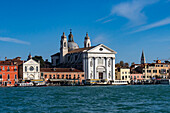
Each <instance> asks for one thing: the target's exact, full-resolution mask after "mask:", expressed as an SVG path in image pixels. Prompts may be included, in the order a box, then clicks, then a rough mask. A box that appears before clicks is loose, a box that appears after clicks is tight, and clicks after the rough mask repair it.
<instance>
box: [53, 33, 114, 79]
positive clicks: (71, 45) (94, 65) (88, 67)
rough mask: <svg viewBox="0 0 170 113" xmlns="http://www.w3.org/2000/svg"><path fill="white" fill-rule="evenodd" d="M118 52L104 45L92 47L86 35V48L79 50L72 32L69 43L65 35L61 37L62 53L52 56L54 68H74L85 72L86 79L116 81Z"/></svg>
mask: <svg viewBox="0 0 170 113" xmlns="http://www.w3.org/2000/svg"><path fill="white" fill-rule="evenodd" d="M115 54H116V52H115V51H114V50H112V49H110V48H108V47H107V46H105V45H103V44H98V45H96V46H91V41H90V37H89V36H88V33H86V37H85V39H84V48H79V46H78V44H76V43H75V42H74V40H73V34H72V32H70V34H69V36H68V41H67V38H66V36H65V33H63V35H62V36H61V41H60V52H58V53H56V54H54V55H52V56H51V60H52V65H53V67H63V68H66V67H72V68H77V69H80V70H83V71H84V74H85V79H86V80H89V79H94V80H106V81H107V82H109V81H114V80H115Z"/></svg>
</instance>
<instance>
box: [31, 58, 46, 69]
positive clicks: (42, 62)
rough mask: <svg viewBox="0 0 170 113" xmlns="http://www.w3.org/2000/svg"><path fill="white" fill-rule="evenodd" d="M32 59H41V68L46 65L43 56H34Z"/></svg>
mask: <svg viewBox="0 0 170 113" xmlns="http://www.w3.org/2000/svg"><path fill="white" fill-rule="evenodd" d="M32 59H33V60H35V61H37V62H38V61H40V67H41V68H42V67H45V63H44V60H43V58H42V56H34V57H32Z"/></svg>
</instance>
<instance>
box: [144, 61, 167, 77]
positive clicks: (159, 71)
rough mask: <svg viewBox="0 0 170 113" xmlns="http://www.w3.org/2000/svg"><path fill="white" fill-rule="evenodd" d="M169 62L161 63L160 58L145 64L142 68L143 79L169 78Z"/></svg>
mask: <svg viewBox="0 0 170 113" xmlns="http://www.w3.org/2000/svg"><path fill="white" fill-rule="evenodd" d="M169 69H170V64H169V63H161V60H157V61H156V63H151V64H145V67H144V68H143V77H144V79H146V80H148V79H152V78H164V79H167V78H169Z"/></svg>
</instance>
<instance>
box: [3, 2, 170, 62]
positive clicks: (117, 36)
mask: <svg viewBox="0 0 170 113" xmlns="http://www.w3.org/2000/svg"><path fill="white" fill-rule="evenodd" d="M169 6H170V0H0V60H4V58H5V57H7V58H14V57H17V56H20V57H22V59H23V60H26V59H27V56H28V55H29V53H31V54H32V56H35V55H41V56H43V58H44V59H49V60H51V59H50V56H51V55H52V54H54V53H56V52H59V48H60V45H59V44H60V39H61V35H62V33H63V32H65V34H66V36H67V37H68V35H69V32H70V31H69V30H70V29H72V32H73V35H74V41H75V42H76V43H77V44H78V45H79V46H80V47H83V45H84V44H83V43H84V37H85V35H86V32H88V34H89V37H90V39H91V42H92V45H93V46H94V45H97V44H101V43H102V44H104V45H106V46H108V47H109V48H111V49H113V50H115V51H116V52H117V54H116V62H119V61H121V60H123V61H124V62H128V63H132V62H135V63H139V62H140V57H141V54H142V50H143V51H144V53H145V57H146V62H148V63H149V62H153V60H155V59H157V58H159V59H169V58H170V7H169Z"/></svg>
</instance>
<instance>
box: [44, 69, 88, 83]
mask: <svg viewBox="0 0 170 113" xmlns="http://www.w3.org/2000/svg"><path fill="white" fill-rule="evenodd" d="M41 79H44V80H45V81H46V82H53V83H58V84H59V83H60V84H61V83H62V82H70V83H72V84H82V82H83V80H85V79H84V72H83V71H81V70H78V69H74V68H41Z"/></svg>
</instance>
